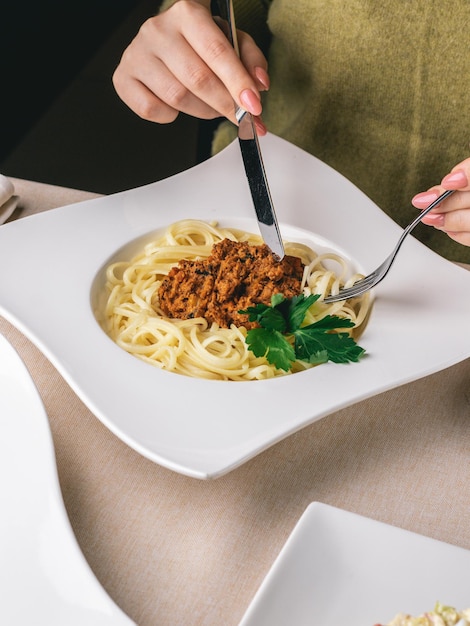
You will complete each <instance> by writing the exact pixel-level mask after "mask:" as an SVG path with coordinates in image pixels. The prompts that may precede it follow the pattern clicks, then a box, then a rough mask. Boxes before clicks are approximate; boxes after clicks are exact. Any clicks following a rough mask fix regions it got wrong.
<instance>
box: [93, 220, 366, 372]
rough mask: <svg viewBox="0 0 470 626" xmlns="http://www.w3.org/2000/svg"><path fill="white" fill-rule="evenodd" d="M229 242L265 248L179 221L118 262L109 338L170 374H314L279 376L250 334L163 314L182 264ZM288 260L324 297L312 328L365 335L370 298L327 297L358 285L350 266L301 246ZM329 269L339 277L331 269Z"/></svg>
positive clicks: (109, 294)
mask: <svg viewBox="0 0 470 626" xmlns="http://www.w3.org/2000/svg"><path fill="white" fill-rule="evenodd" d="M224 238H228V239H231V240H232V241H245V242H247V243H250V244H254V245H257V244H261V243H262V241H261V238H260V237H259V236H257V235H254V234H250V233H247V232H244V231H239V230H236V229H227V228H220V227H218V226H217V224H215V223H206V222H203V221H200V220H181V221H178V222H175V223H174V224H172V225H171V226H169V227H168V228H167V229H166V231H165V232H164V233H163V235H161V236H160V237H158V238H157V239H155V240H154V241H153V242H151V243H149V244H147V245H146V246H145V247H144V249H143V251H142V252H141V253H139V254H137V255H136V256H135V257H134V258H133V259H131V260H130V261H118V262H115V263H112V264H111V265H109V266H108V267H107V269H106V286H105V291H106V304H105V306H104V308H103V310H102V311H100V313H99V315H98V318H99V321H100V323H101V325H102V327H103V329H104V330H105V332H106V333H107V334H108V335H109V336H110V337H111V338H112V339H113V340H114V341H115V342H116V343H117V345H119V346H120V347H121V348H123V349H124V350H126V351H127V352H129V353H130V354H133V355H135V356H136V357H138V358H140V359H142V360H144V361H146V362H148V363H150V364H152V365H154V366H156V367H159V368H162V369H164V370H168V371H171V372H175V373H178V374H183V375H186V376H194V377H200V378H207V379H215V380H230V381H249V380H260V379H267V378H272V377H274V376H285V375H288V374H290V373H295V372H298V371H300V370H303V369H307V368H309V367H312V366H311V365H310V364H308V363H304V362H300V361H297V362H296V363H295V364H294V367H293V369H292V370H291V372H284V371H281V370H277V369H276V368H275V367H274V366H273V365H271V364H270V363H268V362H267V360H266V359H265V358H264V357H261V358H257V357H255V356H254V354H253V353H252V352H251V351H250V350H249V348H248V346H247V345H246V343H245V337H246V332H247V331H246V329H245V328H244V327H238V328H237V327H236V326H234V325H232V326H231V327H230V328H220V327H219V326H218V325H217V324H215V323H213V324H211V325H209V324H208V322H207V321H206V320H205V319H204V318H202V317H199V318H194V319H188V320H179V319H178V320H174V319H169V318H167V317H165V316H164V315H163V313H162V312H161V310H159V308H158V295H157V292H158V288H159V286H160V284H161V282H162V280H163V279H164V278H165V276H166V275H167V274H168V273H169V271H170V270H171V268H172V267H173V266H174V265H176V264H177V263H178V262H179V261H180V260H181V259H188V260H193V259H202V258H206V257H208V256H209V254H210V252H211V249H212V246H213V245H214V244H215V243H218V242H219V241H221V240H222V239H224ZM285 248H286V254H289V255H292V256H298V257H300V258H301V259H302V262H303V264H304V265H305V270H304V276H303V281H302V290H303V293H304V294H305V295H309V294H311V293H314V294H320V296H321V297H320V298H319V299H318V300H317V302H315V303H314V304H313V305H312V307H311V308H310V309H309V311H308V313H307V318H306V322H308V323H312V322H314V321H316V320H318V319H321V318H322V317H324V316H325V315H337V316H340V317H346V318H349V319H351V320H352V321H353V322H354V328H353V329H352V331H351V332H352V334H353V336H354V337H355V338H356V337H357V336H359V334H360V333H361V332H362V330H363V328H364V326H365V324H366V322H367V318H368V313H369V309H370V300H369V296H368V294H366V295H365V296H361V297H359V298H355V299H352V300H349V301H345V302H337V303H333V304H325V303H324V302H322V300H323V297H325V296H326V295H327V294H329V293H337V292H338V290H339V289H340V287H342V286H349V285H350V284H353V283H354V282H355V281H356V280H357V279H358V277H359V275H357V274H356V275H353V276H350V277H348V278H347V279H346V276H347V275H348V272H349V268H348V265H347V263H346V262H345V261H344V259H342V258H341V257H339V256H338V255H336V254H333V253H329V254H322V255H317V254H316V253H315V252H314V251H313V250H311V249H310V248H309V247H308V246H306V245H304V244H301V243H288V242H287V243H286V244H285ZM331 263H334V264H335V265H336V266H338V268H339V271H337V272H334V271H333V270H332V269H329V266H330V265H331Z"/></svg>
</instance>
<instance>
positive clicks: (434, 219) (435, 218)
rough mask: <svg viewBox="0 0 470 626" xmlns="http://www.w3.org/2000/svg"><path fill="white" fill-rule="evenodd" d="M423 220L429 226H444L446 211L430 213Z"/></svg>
mask: <svg viewBox="0 0 470 626" xmlns="http://www.w3.org/2000/svg"><path fill="white" fill-rule="evenodd" d="M421 221H422V222H423V224H427V225H428V226H434V227H435V228H442V227H443V226H444V221H445V215H444V213H428V214H427V215H426V216H425V217H423V219H422V220H421Z"/></svg>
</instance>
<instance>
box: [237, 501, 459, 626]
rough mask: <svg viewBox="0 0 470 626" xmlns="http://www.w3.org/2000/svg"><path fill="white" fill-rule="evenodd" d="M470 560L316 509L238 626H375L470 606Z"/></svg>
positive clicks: (447, 548) (436, 544)
mask: <svg viewBox="0 0 470 626" xmlns="http://www.w3.org/2000/svg"><path fill="white" fill-rule="evenodd" d="M469 570H470V552H469V551H468V550H464V549H463V548H458V547H456V546H452V545H450V544H447V543H443V542H440V541H436V540H435V539H430V538H428V537H423V536H422V535H418V534H415V533H412V532H409V531H406V530H403V529H400V528H395V527H393V526H388V525H387V524H383V523H381V522H377V521H374V520H371V519H368V518H366V517H361V516H360V515H356V514H354V513H349V512H347V511H343V510H341V509H337V508H335V507H331V506H328V505H325V504H321V503H318V502H314V503H313V504H311V505H310V506H309V507H307V509H306V511H305V512H304V514H303V515H302V517H301V518H300V520H299V522H298V523H297V525H296V527H295V528H294V530H293V531H292V533H291V535H290V537H289V539H288V540H287V542H286V543H285V545H284V547H283V549H282V550H281V552H280V554H279V556H278V558H277V559H276V561H275V562H274V564H273V566H272V567H271V569H270V571H269V572H268V574H267V576H266V578H265V579H264V581H263V583H262V584H261V586H260V588H259V590H258V592H257V593H256V595H255V597H254V599H253V601H252V602H251V604H250V606H249V607H248V610H247V612H246V613H245V616H244V617H243V619H242V621H241V622H240V626H285V624H289V625H290V626H311V625H312V624H321V626H337V625H338V624H348V626H373V625H374V624H377V623H383V624H386V623H387V622H389V621H390V620H391V619H393V617H395V615H396V614H397V613H400V612H404V613H410V614H411V615H420V614H421V613H424V611H427V610H430V609H432V608H433V607H434V605H435V603H436V601H440V602H443V603H444V604H449V605H452V606H454V607H455V608H457V609H460V610H463V609H467V608H468V607H469V606H470V599H469V588H468V572H469Z"/></svg>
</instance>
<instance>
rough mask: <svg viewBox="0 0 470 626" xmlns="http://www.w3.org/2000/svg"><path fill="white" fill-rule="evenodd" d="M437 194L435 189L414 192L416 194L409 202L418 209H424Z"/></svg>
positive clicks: (435, 198)
mask: <svg viewBox="0 0 470 626" xmlns="http://www.w3.org/2000/svg"><path fill="white" fill-rule="evenodd" d="M438 197H439V196H438V194H437V193H436V192H435V191H423V192H422V193H418V194H416V196H415V197H414V198H413V199H412V200H411V204H412V205H413V206H415V207H417V208H418V209H425V208H426V207H428V206H429V205H430V204H431V202H434V200H437V198H438Z"/></svg>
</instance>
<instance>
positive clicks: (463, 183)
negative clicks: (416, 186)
mask: <svg viewBox="0 0 470 626" xmlns="http://www.w3.org/2000/svg"><path fill="white" fill-rule="evenodd" d="M441 185H442V187H443V188H444V189H468V190H470V158H469V159H465V160H464V161H462V162H461V163H458V164H457V165H456V166H455V167H454V168H452V170H451V172H450V173H449V174H447V175H446V176H444V178H443V179H442V181H441Z"/></svg>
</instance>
